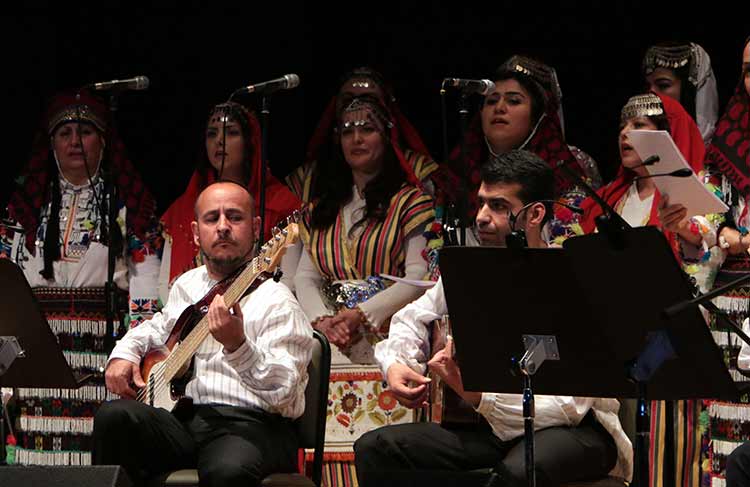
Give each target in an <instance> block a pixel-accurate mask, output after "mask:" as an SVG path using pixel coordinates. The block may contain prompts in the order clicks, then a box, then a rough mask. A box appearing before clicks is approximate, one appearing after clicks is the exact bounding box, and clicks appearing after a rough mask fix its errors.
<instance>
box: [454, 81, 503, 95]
mask: <svg viewBox="0 0 750 487" xmlns="http://www.w3.org/2000/svg"><path fill="white" fill-rule="evenodd" d="M443 86H451V87H453V88H458V89H460V90H461V91H463V92H464V93H478V94H480V95H489V94H490V93H492V91H493V90H494V89H495V83H493V82H492V81H490V80H488V79H462V78H445V79H444V80H443Z"/></svg>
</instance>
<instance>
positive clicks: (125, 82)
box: [86, 76, 149, 91]
mask: <svg viewBox="0 0 750 487" xmlns="http://www.w3.org/2000/svg"><path fill="white" fill-rule="evenodd" d="M148 85H149V80H148V78H147V77H145V76H136V77H134V78H129V79H122V80H120V79H113V80H112V81H102V82H101V83H91V84H89V85H86V86H87V87H89V88H93V89H94V90H96V91H104V90H122V91H124V90H134V91H140V90H145V89H146V88H148Z"/></svg>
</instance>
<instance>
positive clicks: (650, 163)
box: [633, 154, 661, 168]
mask: <svg viewBox="0 0 750 487" xmlns="http://www.w3.org/2000/svg"><path fill="white" fill-rule="evenodd" d="M659 161H661V158H660V157H659V156H657V155H656V154H654V155H653V156H648V157H647V158H646V159H645V160H644V161H643V162H641V163H640V164H638V165H637V166H633V168H636V167H641V166H653V165H654V164H656V163H657V162H659Z"/></svg>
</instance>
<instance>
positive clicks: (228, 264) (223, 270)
mask: <svg viewBox="0 0 750 487" xmlns="http://www.w3.org/2000/svg"><path fill="white" fill-rule="evenodd" d="M247 255H248V254H244V255H232V256H222V257H220V256H215V255H211V254H210V253H208V252H206V251H205V250H204V249H201V258H202V259H203V262H204V263H205V264H207V265H209V264H210V265H211V267H212V268H213V269H214V270H215V271H216V272H218V273H220V274H224V275H229V274H231V273H232V272H234V271H235V270H237V269H238V268H239V267H240V266H241V265H242V264H244V263H245V261H246V260H247Z"/></svg>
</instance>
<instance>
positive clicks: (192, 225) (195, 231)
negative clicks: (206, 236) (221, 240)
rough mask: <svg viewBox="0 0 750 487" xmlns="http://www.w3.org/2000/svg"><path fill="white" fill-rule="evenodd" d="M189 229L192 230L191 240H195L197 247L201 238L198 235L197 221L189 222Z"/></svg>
mask: <svg viewBox="0 0 750 487" xmlns="http://www.w3.org/2000/svg"><path fill="white" fill-rule="evenodd" d="M190 229H191V230H192V231H193V242H195V245H197V246H198V247H200V246H201V239H200V237H199V236H198V222H195V221H193V222H190Z"/></svg>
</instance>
